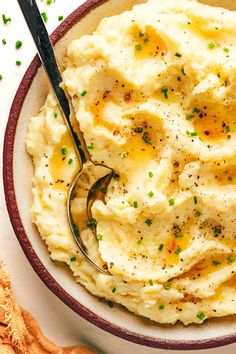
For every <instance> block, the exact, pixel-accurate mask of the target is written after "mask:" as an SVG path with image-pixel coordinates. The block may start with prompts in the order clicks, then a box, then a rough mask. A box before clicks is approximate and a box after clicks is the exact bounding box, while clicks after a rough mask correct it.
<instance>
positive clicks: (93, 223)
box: [87, 219, 97, 228]
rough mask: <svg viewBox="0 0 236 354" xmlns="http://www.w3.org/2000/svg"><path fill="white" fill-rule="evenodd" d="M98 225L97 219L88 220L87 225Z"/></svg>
mask: <svg viewBox="0 0 236 354" xmlns="http://www.w3.org/2000/svg"><path fill="white" fill-rule="evenodd" d="M96 226H97V220H95V219H90V220H88V221H87V227H89V228H93V227H96Z"/></svg>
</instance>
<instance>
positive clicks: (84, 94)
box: [80, 90, 88, 97]
mask: <svg viewBox="0 0 236 354" xmlns="http://www.w3.org/2000/svg"><path fill="white" fill-rule="evenodd" d="M87 93H88V91H86V90H84V91H83V92H81V94H80V96H82V97H84V96H86V95H87Z"/></svg>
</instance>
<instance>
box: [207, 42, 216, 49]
mask: <svg viewBox="0 0 236 354" xmlns="http://www.w3.org/2000/svg"><path fill="white" fill-rule="evenodd" d="M215 47H216V44H215V43H214V42H211V43H209V44H208V49H214V48H215Z"/></svg>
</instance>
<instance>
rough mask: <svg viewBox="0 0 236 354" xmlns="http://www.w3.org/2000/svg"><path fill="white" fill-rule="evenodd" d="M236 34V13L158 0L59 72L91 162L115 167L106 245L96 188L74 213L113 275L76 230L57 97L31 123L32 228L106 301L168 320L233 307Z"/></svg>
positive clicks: (106, 26)
mask: <svg viewBox="0 0 236 354" xmlns="http://www.w3.org/2000/svg"><path fill="white" fill-rule="evenodd" d="M235 38H236V13H235V12H230V11H227V10H223V9H220V8H213V7H208V6H205V5H202V4H198V3H197V2H195V1H189V0H179V1H178V2H176V1H174V0H169V1H165V2H163V1H161V0H155V1H154V0H149V1H148V2H147V3H146V4H142V5H138V6H136V7H134V8H133V10H132V11H129V12H125V13H123V14H121V15H119V16H114V17H111V18H106V19H104V20H103V21H102V22H101V24H100V25H99V26H98V29H97V30H96V32H95V33H94V34H93V35H91V36H83V37H82V38H80V39H78V40H76V41H74V42H72V43H71V45H70V46H69V49H68V56H67V61H66V70H65V71H64V74H63V76H64V81H65V84H66V86H67V89H68V91H69V94H70V95H71V97H72V99H73V104H74V107H75V111H76V115H77V119H78V121H79V122H80V125H81V129H82V131H83V132H84V136H85V139H86V142H87V144H88V146H89V149H90V152H91V155H92V158H93V160H94V161H97V162H104V163H105V164H106V165H108V166H110V167H112V168H114V170H115V171H116V173H117V178H116V179H114V180H113V181H112V183H111V185H110V187H109V190H108V193H107V197H106V204H104V203H102V202H96V203H95V205H94V206H93V216H94V218H95V219H96V220H97V223H98V224H97V230H98V234H99V235H100V237H99V238H100V241H99V248H98V246H97V242H95V241H94V236H93V235H92V233H91V230H89V229H88V228H87V225H86V224H87V220H86V218H85V217H84V207H85V205H86V199H85V191H84V189H86V181H85V183H84V186H83V188H81V189H80V190H78V198H77V199H76V200H75V201H74V204H73V212H74V219H75V222H76V223H79V228H80V230H82V237H83V239H84V243H85V244H86V245H87V247H88V248H89V250H90V251H91V255H92V257H93V258H94V259H96V262H97V263H99V264H101V265H102V264H103V261H105V262H106V263H107V264H108V267H109V270H110V272H111V273H112V275H113V276H112V277H109V276H105V275H102V274H100V273H97V272H96V271H95V270H94V269H93V268H91V266H90V265H89V264H88V263H87V262H86V261H85V260H84V259H83V257H82V256H81V254H80V253H79V251H78V249H77V247H76V245H75V243H74V241H73V238H72V236H71V234H70V231H69V227H68V224H67V219H66V209H65V203H66V197H67V192H68V187H69V184H70V182H71V181H72V179H73V176H74V175H75V173H76V172H77V170H78V162H77V159H76V156H75V154H74V151H73V146H72V144H71V142H70V139H69V136H68V133H67V131H66V127H65V126H64V124H63V121H62V118H61V116H60V112H59V110H58V108H57V106H56V102H55V100H54V98H53V97H52V95H51V94H49V96H48V99H47V101H46V104H45V106H44V107H43V108H42V110H41V112H40V114H39V116H38V117H33V118H32V119H31V122H30V125H29V130H28V136H27V148H28V151H29V153H30V154H31V155H32V156H33V159H34V165H35V177H34V181H33V194H34V204H33V207H32V219H33V222H34V223H35V224H36V225H37V227H38V229H39V232H40V234H41V235H42V237H43V239H44V240H45V242H46V243H47V245H48V248H49V251H50V253H51V257H52V259H53V260H59V261H63V262H66V263H67V264H68V265H69V266H70V267H71V269H72V271H73V273H74V275H75V277H76V280H77V281H78V282H80V283H82V284H83V285H84V286H85V287H86V288H87V289H88V290H89V291H90V292H92V293H93V294H95V295H98V296H100V297H101V298H102V301H105V300H104V298H105V299H106V300H110V301H112V302H113V301H114V302H116V303H119V304H122V305H124V306H125V307H127V308H128V309H129V310H131V311H133V312H135V313H136V314H139V315H142V316H145V317H148V318H150V319H152V320H154V321H157V322H160V323H175V322H176V321H177V320H180V321H182V322H183V323H184V324H186V325H187V324H190V323H202V322H203V321H204V320H205V319H206V318H211V317H216V316H217V317H220V316H225V315H230V314H234V313H236V304H235V298H236V287H235V277H234V272H235V270H236V252H235V251H236V248H235V237H236V221H235V211H236V202H235V197H236V185H235V182H236V173H235V172H236V169H235V156H236V154H235V153H236V144H235V142H236V135H235V131H236V128H235V126H236V119H235V116H236V115H235V113H236V97H235V83H236V80H235V68H236V64H235V59H234V58H235V55H236V39H235ZM88 178H93V176H88ZM109 304H110V305H111V302H110V303H109ZM117 306H118V305H117Z"/></svg>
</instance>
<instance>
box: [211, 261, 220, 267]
mask: <svg viewBox="0 0 236 354" xmlns="http://www.w3.org/2000/svg"><path fill="white" fill-rule="evenodd" d="M212 264H213V265H215V266H218V265H220V264H221V262H219V261H212Z"/></svg>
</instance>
